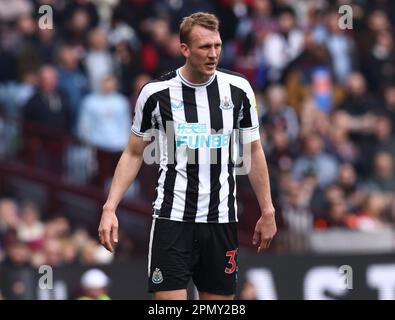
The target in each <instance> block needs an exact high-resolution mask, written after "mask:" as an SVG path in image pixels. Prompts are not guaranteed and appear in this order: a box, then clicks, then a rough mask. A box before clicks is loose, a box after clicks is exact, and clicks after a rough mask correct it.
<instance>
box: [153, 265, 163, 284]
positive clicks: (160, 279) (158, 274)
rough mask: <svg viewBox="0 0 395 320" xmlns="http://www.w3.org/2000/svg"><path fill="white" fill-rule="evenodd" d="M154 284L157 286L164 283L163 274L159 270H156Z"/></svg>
mask: <svg viewBox="0 0 395 320" xmlns="http://www.w3.org/2000/svg"><path fill="white" fill-rule="evenodd" d="M152 282H153V283H155V284H159V283H162V282H163V276H162V272H161V271H160V269H159V268H156V269H155V271H154V272H153V274H152Z"/></svg>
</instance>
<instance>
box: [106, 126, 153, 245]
mask: <svg viewBox="0 0 395 320" xmlns="http://www.w3.org/2000/svg"><path fill="white" fill-rule="evenodd" d="M148 143H149V141H145V140H144V139H143V138H142V137H139V136H137V135H136V134H134V133H132V134H131V135H130V138H129V141H128V144H127V146H126V148H125V150H124V151H123V153H122V156H121V158H120V159H119V162H118V165H117V167H116V169H115V173H114V178H113V180H112V184H111V188H110V193H109V195H108V198H107V201H106V203H105V204H104V206H103V212H102V216H101V220H100V225H99V238H100V243H101V244H102V245H103V246H104V247H105V248H106V249H107V250H109V251H111V252H113V251H114V245H115V244H116V243H117V242H118V219H117V217H116V213H115V211H116V209H117V207H118V204H119V202H120V201H121V200H122V197H123V195H124V194H125V192H126V190H127V189H128V188H129V186H130V185H131V184H132V183H133V181H134V179H135V178H136V175H137V173H138V172H139V170H140V167H141V163H142V161H143V153H144V148H145V147H146V145H147V144H148Z"/></svg>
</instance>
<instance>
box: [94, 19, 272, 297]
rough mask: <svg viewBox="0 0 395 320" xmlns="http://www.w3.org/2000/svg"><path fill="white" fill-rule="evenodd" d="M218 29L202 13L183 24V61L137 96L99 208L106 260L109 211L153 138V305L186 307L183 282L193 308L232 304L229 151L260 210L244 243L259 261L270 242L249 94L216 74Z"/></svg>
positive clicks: (111, 225) (266, 191) (111, 230)
mask: <svg viewBox="0 0 395 320" xmlns="http://www.w3.org/2000/svg"><path fill="white" fill-rule="evenodd" d="M218 24H219V22H218V19H217V17H216V16H214V15H212V14H208V13H202V12H198V13H194V14H192V15H190V16H188V17H185V18H184V19H183V21H182V23H181V25H180V40H181V44H180V50H181V52H182V54H183V55H184V57H185V59H186V62H185V64H184V65H183V66H182V67H181V68H179V69H177V70H175V71H173V72H170V73H169V74H167V75H165V76H163V77H162V78H161V79H159V80H158V81H153V82H150V83H148V84H146V85H145V86H144V88H143V89H142V91H141V92H140V95H139V97H138V100H137V103H136V108H135V116H134V120H133V125H132V134H131V137H130V139H129V142H128V145H127V147H126V148H125V151H124V152H123V154H122V156H121V158H120V160H119V163H118V165H117V168H116V170H115V174H114V179H113V182H112V186H111V189H110V193H109V196H108V199H107V201H106V203H105V204H104V206H103V213H102V218H101V222H100V226H99V237H100V241H101V243H102V244H103V245H104V246H105V247H106V248H107V249H108V250H110V251H113V249H114V245H115V243H116V242H117V241H118V220H117V218H116V213H115V211H116V208H117V206H118V204H119V202H120V201H121V198H122V196H123V194H124V192H125V191H126V190H127V188H128V187H129V186H130V184H131V183H132V182H133V180H134V179H135V177H136V174H137V172H138V171H139V168H140V166H141V163H142V161H143V151H144V148H145V146H146V145H147V143H149V142H147V139H144V138H145V137H146V136H147V135H148V134H149V132H150V131H151V130H152V129H156V130H157V131H158V132H159V133H158V139H159V148H160V170H159V179H158V186H157V189H156V191H157V197H156V200H155V202H154V204H153V222H152V227H151V235H150V242H149V256H148V281H149V291H150V292H153V293H154V298H155V299H186V298H187V291H186V288H187V284H188V281H189V280H190V278H192V279H193V281H194V283H195V285H196V287H197V289H198V291H199V297H200V299H233V298H234V294H235V290H236V281H237V253H238V240H237V230H236V222H237V204H236V179H235V170H236V168H235V164H234V162H235V161H234V153H235V152H234V150H235V149H236V146H237V145H238V144H239V143H240V142H241V143H242V144H244V146H249V147H250V150H251V152H250V154H249V155H248V158H249V159H250V161H251V166H250V171H249V173H248V175H249V179H250V181H251V185H252V187H253V189H254V192H255V194H256V196H257V199H258V201H259V205H260V208H261V217H260V218H259V220H258V222H257V223H256V226H255V230H254V235H253V244H255V245H258V252H260V251H262V250H263V249H265V248H267V247H268V246H269V244H270V241H271V240H272V238H273V236H274V235H275V233H276V223H275V218H274V207H273V204H272V200H271V195H270V185H269V177H268V169H267V164H266V160H265V156H264V153H263V150H262V146H261V142H260V139H259V129H258V119H257V113H256V108H255V107H256V106H255V97H254V93H253V90H252V88H251V86H250V84H249V83H248V81H247V80H246V79H245V78H243V77H242V76H240V75H237V74H233V73H230V72H228V71H225V70H219V69H217V64H218V60H219V57H220V53H221V45H222V43H221V37H220V34H219V32H218ZM235 131H239V132H240V135H239V138H240V139H239V140H237V141H236V140H235V139H232V133H233V132H235ZM245 149H248V148H245ZM245 160H247V159H245Z"/></svg>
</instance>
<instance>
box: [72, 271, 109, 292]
mask: <svg viewBox="0 0 395 320" xmlns="http://www.w3.org/2000/svg"><path fill="white" fill-rule="evenodd" d="M80 284H81V289H82V295H81V296H79V297H78V298H77V299H78V300H111V298H110V296H109V295H108V287H109V285H110V279H109V277H108V276H107V275H106V274H105V273H104V272H103V271H101V270H100V269H89V270H88V271H85V272H84V273H83V274H82V276H81V281H80Z"/></svg>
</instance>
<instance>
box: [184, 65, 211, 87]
mask: <svg viewBox="0 0 395 320" xmlns="http://www.w3.org/2000/svg"><path fill="white" fill-rule="evenodd" d="M180 73H181V75H182V77H183V78H184V79H186V80H187V81H188V82H190V83H193V84H197V85H199V84H203V83H206V82H209V81H210V79H211V78H212V77H213V76H212V75H205V74H200V73H197V72H195V71H194V70H193V69H192V68H191V67H189V66H188V65H187V64H185V65H184V66H182V67H181V68H180Z"/></svg>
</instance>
